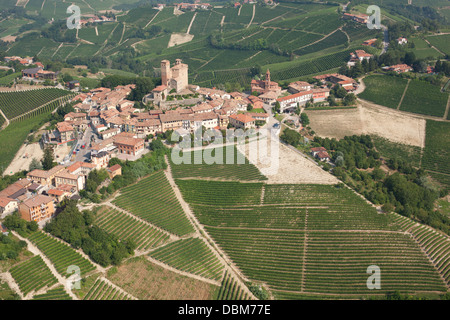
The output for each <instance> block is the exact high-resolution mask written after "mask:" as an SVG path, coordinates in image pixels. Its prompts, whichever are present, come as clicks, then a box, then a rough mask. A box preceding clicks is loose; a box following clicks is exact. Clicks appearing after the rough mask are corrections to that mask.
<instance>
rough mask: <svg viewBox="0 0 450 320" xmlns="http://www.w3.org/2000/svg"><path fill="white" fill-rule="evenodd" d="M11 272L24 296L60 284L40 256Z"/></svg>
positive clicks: (12, 269) (17, 266)
mask: <svg viewBox="0 0 450 320" xmlns="http://www.w3.org/2000/svg"><path fill="white" fill-rule="evenodd" d="M9 272H10V273H11V275H12V277H13V278H14V280H15V281H16V282H17V284H18V285H19V288H20V291H22V293H23V294H24V295H27V294H28V293H30V292H31V291H38V290H40V289H42V288H45V287H51V286H52V285H54V284H56V283H57V282H58V280H57V279H56V278H55V277H54V276H53V274H52V273H51V271H50V269H49V268H48V267H47V265H46V264H45V262H44V260H42V258H41V257H40V256H34V257H33V258H31V259H29V260H27V261H25V262H23V263H20V264H18V265H16V266H14V267H12V268H11V269H10V270H9Z"/></svg>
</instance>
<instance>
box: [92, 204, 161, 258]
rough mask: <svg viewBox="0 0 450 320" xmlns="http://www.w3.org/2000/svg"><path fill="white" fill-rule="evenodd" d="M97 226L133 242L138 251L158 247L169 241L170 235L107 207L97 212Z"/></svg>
mask: <svg viewBox="0 0 450 320" xmlns="http://www.w3.org/2000/svg"><path fill="white" fill-rule="evenodd" d="M95 224H96V225H98V226H99V227H100V228H102V229H104V230H105V231H107V232H108V233H110V234H114V235H116V236H118V237H119V238H120V239H122V240H133V241H134V242H135V243H136V246H137V247H136V249H137V250H149V249H151V248H155V247H158V246H160V245H162V244H164V243H165V242H166V241H167V240H168V239H169V235H167V234H164V233H162V232H161V231H159V230H157V229H155V228H153V227H151V226H150V225H148V224H145V223H144V222H141V221H139V220H138V219H136V218H132V217H131V216H128V215H126V214H125V213H123V212H120V211H118V210H114V209H112V208H109V207H106V206H105V207H103V208H102V210H100V211H99V212H97V214H96V219H95Z"/></svg>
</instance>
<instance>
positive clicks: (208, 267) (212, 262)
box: [149, 238, 224, 280]
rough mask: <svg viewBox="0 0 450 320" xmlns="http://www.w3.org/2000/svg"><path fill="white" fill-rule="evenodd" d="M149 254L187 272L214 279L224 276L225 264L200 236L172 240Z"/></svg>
mask: <svg viewBox="0 0 450 320" xmlns="http://www.w3.org/2000/svg"><path fill="white" fill-rule="evenodd" d="M149 255H150V256H151V257H153V258H155V259H157V260H159V261H161V262H164V263H167V264H168V265H170V266H172V267H174V268H176V269H179V270H182V271H185V272H189V273H192V274H196V275H199V276H202V277H205V278H209V279H213V280H219V279H220V278H221V277H222V273H223V268H224V267H223V265H222V264H221V263H220V261H219V260H218V259H217V257H216V256H215V255H214V253H213V252H212V251H211V250H210V249H209V248H208V246H207V245H206V244H205V243H204V242H203V240H202V239H199V238H189V239H183V240H178V241H175V242H172V243H170V244H168V245H166V246H164V247H162V248H159V249H156V250H155V251H152V252H150V254H149Z"/></svg>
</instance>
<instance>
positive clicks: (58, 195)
mask: <svg viewBox="0 0 450 320" xmlns="http://www.w3.org/2000/svg"><path fill="white" fill-rule="evenodd" d="M47 195H48V196H49V197H52V198H53V201H54V202H55V203H60V202H61V201H63V200H64V198H68V197H69V196H70V193H69V192H67V191H64V190H60V189H50V190H48V191H47Z"/></svg>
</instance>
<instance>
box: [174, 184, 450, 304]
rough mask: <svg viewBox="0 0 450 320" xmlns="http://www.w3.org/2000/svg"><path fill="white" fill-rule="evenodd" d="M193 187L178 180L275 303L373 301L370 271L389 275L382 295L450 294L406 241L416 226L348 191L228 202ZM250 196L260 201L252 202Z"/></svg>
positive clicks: (210, 228)
mask: <svg viewBox="0 0 450 320" xmlns="http://www.w3.org/2000/svg"><path fill="white" fill-rule="evenodd" d="M189 182H190V183H189V184H185V183H186V180H177V184H179V187H180V189H181V191H182V193H183V196H184V197H185V199H186V201H187V202H188V203H189V204H190V205H191V208H192V209H193V211H194V214H195V215H196V216H197V217H198V219H199V221H200V223H201V224H203V225H204V226H205V229H206V231H207V232H208V233H209V235H210V236H211V237H212V238H213V239H214V241H215V242H216V243H217V244H218V245H219V247H220V248H221V249H222V250H223V251H224V252H225V253H226V254H227V255H228V257H229V258H230V259H231V260H232V261H233V262H234V263H235V264H236V265H237V266H238V267H239V269H240V270H241V271H242V272H243V274H244V275H245V276H246V277H248V278H249V279H251V281H252V282H254V283H261V282H262V283H265V284H266V285H267V286H268V287H269V289H270V291H271V293H272V294H273V295H274V296H275V297H277V298H282V299H299V298H311V297H315V295H318V294H319V295H320V294H329V295H330V297H335V298H336V297H339V298H358V297H359V298H361V297H367V296H373V291H372V292H371V291H370V290H369V289H368V288H367V286H366V280H367V273H366V269H367V267H368V266H370V265H374V264H376V265H378V266H379V267H380V268H381V270H384V271H383V272H384V275H385V276H384V278H383V279H384V280H383V281H384V282H383V286H382V289H381V291H379V292H378V291H377V294H386V293H388V292H392V291H395V290H399V291H400V292H411V293H412V292H422V293H431V292H435V291H436V292H445V291H446V287H445V284H444V283H443V282H442V280H441V279H440V277H439V274H438V273H437V272H436V270H435V269H434V267H433V265H432V264H431V263H430V261H429V260H428V259H427V257H426V256H425V255H424V254H423V253H422V251H421V250H420V248H419V247H418V246H417V244H416V243H415V242H414V240H412V239H411V237H410V236H409V235H405V234H404V233H403V232H404V228H405V227H406V225H408V223H409V222H408V221H410V220H409V219H407V218H404V217H400V216H394V215H391V214H380V213H378V212H377V211H376V209H375V208H373V207H371V206H370V205H369V204H367V202H366V201H365V200H364V199H362V198H360V197H359V196H357V195H356V194H355V193H354V192H353V191H352V190H350V189H347V188H345V187H336V186H325V185H289V184H285V185H270V184H268V185H265V186H264V187H263V188H262V189H256V188H254V189H253V190H252V191H250V190H251V189H248V187H247V188H246V189H245V191H244V189H243V187H242V185H248V184H240V185H237V186H235V187H234V189H235V190H236V191H235V193H242V194H245V195H246V197H245V198H244V197H242V198H240V199H236V200H234V199H233V198H232V201H229V202H225V201H221V200H220V198H221V197H220V194H221V193H225V192H220V191H221V190H226V189H227V188H228V186H227V184H228V183H226V182H221V183H220V184H222V185H224V186H220V185H219V184H218V185H216V186H213V185H210V186H208V187H206V186H205V184H204V181H202V182H199V181H195V180H192V181H189ZM208 182H210V181H208ZM210 190H214V192H211V191H210ZM194 195H195V197H194ZM250 195H252V196H253V195H254V197H255V198H262V201H260V203H257V202H256V201H255V202H253V201H248V200H249V198H250ZM204 198H208V199H211V200H210V201H205V200H204ZM214 200H216V201H214ZM273 212H276V213H277V215H276V216H273ZM270 213H272V214H270ZM405 220H407V221H405ZM409 225H411V224H409ZM392 239H395V240H394V241H392ZM336 266H338V267H336ZM411 266H414V267H411Z"/></svg>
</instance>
